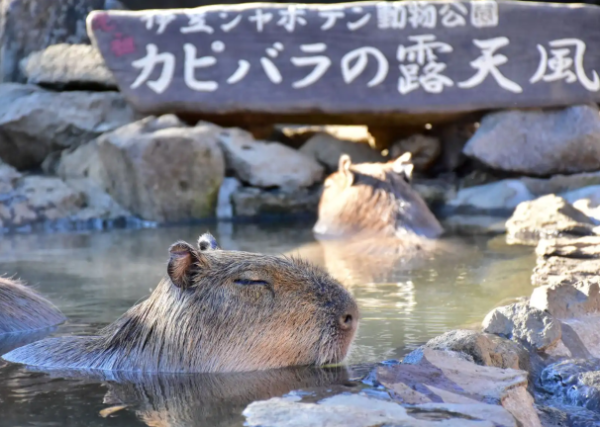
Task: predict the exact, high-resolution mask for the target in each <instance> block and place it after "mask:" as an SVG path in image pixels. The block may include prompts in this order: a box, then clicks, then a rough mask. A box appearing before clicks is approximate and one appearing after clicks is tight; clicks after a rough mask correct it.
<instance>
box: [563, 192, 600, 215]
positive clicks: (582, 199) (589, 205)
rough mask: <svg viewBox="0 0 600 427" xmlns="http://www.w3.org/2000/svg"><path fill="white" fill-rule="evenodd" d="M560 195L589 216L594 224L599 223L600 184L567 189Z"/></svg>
mask: <svg viewBox="0 0 600 427" xmlns="http://www.w3.org/2000/svg"><path fill="white" fill-rule="evenodd" d="M561 196H562V197H563V198H564V199H565V200H566V201H567V202H569V203H571V204H572V205H573V207H574V208H575V209H577V210H578V211H580V212H582V213H583V214H584V215H585V216H587V217H588V218H590V219H591V220H592V221H593V223H594V224H595V225H600V185H592V186H590V187H583V188H579V189H577V190H572V191H568V192H566V193H562V194H561Z"/></svg>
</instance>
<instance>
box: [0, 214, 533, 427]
mask: <svg viewBox="0 0 600 427" xmlns="http://www.w3.org/2000/svg"><path fill="white" fill-rule="evenodd" d="M311 225H312V224H308V223H307V224H303V223H296V224H260V225H256V224H235V225H233V224H218V225H215V226H210V227H207V226H203V227H171V228H160V229H144V230H113V231H108V232H89V233H77V234H30V235H12V236H2V237H0V274H7V275H11V276H12V275H16V276H18V277H20V278H22V279H24V280H25V281H27V282H28V283H30V284H32V285H33V286H35V287H36V288H37V289H39V290H40V291H41V292H42V293H43V294H44V295H46V296H47V297H49V298H50V299H51V300H52V301H53V302H55V303H56V304H57V305H58V306H59V307H60V308H61V310H63V312H64V313H65V315H66V316H67V317H68V318H69V322H68V323H66V324H65V325H62V326H61V327H59V328H58V329H57V330H55V331H54V332H52V334H53V335H68V334H92V333H94V332H95V331H96V330H97V329H98V328H99V327H102V326H105V325H106V324H108V323H110V322H112V321H113V320H115V319H116V318H117V317H118V316H119V315H121V314H122V313H123V312H125V311H126V310H127V309H128V308H129V307H131V305H133V304H134V303H136V302H138V301H139V300H141V299H143V298H145V297H147V296H148V295H149V293H150V292H151V290H152V288H153V287H154V286H156V285H157V284H158V282H159V280H160V279H161V278H162V277H163V276H164V274H165V269H166V262H167V259H168V247H169V246H170V245H171V244H172V243H173V242H175V241H176V240H180V239H183V240H187V241H188V242H190V243H193V242H195V241H196V239H197V238H198V236H199V235H200V234H202V233H203V232H205V231H207V230H208V229H209V230H210V231H211V232H212V233H213V234H214V235H215V236H216V238H217V241H218V242H219V245H220V246H221V247H222V248H223V249H232V250H245V251H253V252H263V253H269V254H282V253H285V254H294V255H300V256H303V257H305V258H309V259H310V260H312V261H313V262H315V263H317V264H320V265H322V266H324V267H325V268H327V269H328V270H329V272H330V273H331V274H332V275H334V276H335V277H336V278H337V279H338V280H340V281H341V282H342V283H343V284H344V285H345V286H347V287H348V289H349V290H350V292H351V293H352V294H353V295H354V296H355V298H356V299H357V301H358V304H359V308H360V310H361V315H362V319H361V326H360V328H359V331H358V336H357V338H356V342H355V345H354V347H353V350H352V353H351V355H350V356H349V358H348V360H347V361H346V365H345V367H341V368H331V369H328V370H323V369H309V368H302V369H291V370H281V371H274V372H268V373H253V374H235V375H218V376H215V375H194V376H172V377H144V378H137V377H135V378H132V377H127V376H115V377H110V378H106V377H98V376H96V377H86V378H83V377H81V376H73V375H69V374H67V373H54V374H52V375H49V374H47V373H39V372H30V371H27V370H25V369H23V368H21V367H19V366H14V365H7V364H5V363H3V362H0V414H2V417H1V419H0V426H11V427H12V426H19V427H20V426H80V425H85V426H144V425H149V426H152V427H155V426H160V427H163V426H204V425H205V426H216V425H223V426H241V425H242V424H243V417H242V416H241V411H242V410H243V408H244V407H245V406H246V405H247V404H248V403H249V402H251V401H252V400H256V399H266V398H269V397H271V396H280V395H283V394H285V393H288V392H290V391H292V390H303V393H305V394H306V395H307V396H309V399H310V398H314V399H316V398H318V397H321V396H324V395H328V394H332V393H337V392H339V391H344V390H353V389H357V388H360V387H362V385H361V383H360V382H358V381H356V380H357V379H360V377H361V375H363V374H364V373H365V372H366V369H367V368H368V366H369V364H371V363H376V362H379V361H382V360H387V359H397V358H401V357H402V356H403V355H404V354H406V353H407V352H409V351H411V350H412V349H414V348H415V347H416V346H418V345H420V344H422V343H423V342H425V341H427V340H428V339H430V338H432V337H434V336H436V335H439V334H441V333H444V332H446V331H449V330H451V329H455V328H459V327H476V326H477V324H479V323H480V322H481V320H482V319H483V317H484V316H485V314H486V313H487V312H488V311H489V310H490V309H491V308H493V307H495V306H497V305H499V304H501V303H506V302H507V301H510V300H511V299H514V298H516V297H520V296H525V295H529V294H530V292H531V285H530V276H531V270H532V268H533V266H534V262H535V260H534V255H533V251H532V250H531V248H522V247H515V246H507V245H506V244H504V242H503V238H502V237H500V238H495V239H488V238H469V239H455V240H452V241H449V242H447V244H448V245H449V246H448V248H450V249H449V250H447V251H445V252H442V254H439V255H436V256H432V257H430V258H429V259H426V260H425V261H422V262H420V263H412V262H409V261H407V259H406V257H395V258H394V257H391V258H390V257H386V256H379V255H373V254H368V253H365V254H364V256H363V254H361V253H360V252H359V253H356V251H354V253H352V251H351V250H344V249H343V248H342V249H340V248H339V247H337V248H334V249H332V248H331V247H330V246H328V245H327V244H326V245H323V244H320V243H318V242H315V241H314V239H313V236H312V233H311V230H310V229H311ZM36 338H38V337H35V336H34V337H32V339H36ZM18 344H19V343H15V344H12V345H18ZM1 347H2V345H1V343H0V348H1ZM4 347H5V348H6V344H5V346H4ZM107 408H113V409H119V408H122V409H120V410H117V411H115V412H112V413H111V412H110V411H108V412H107V411H105V410H106V409H107ZM103 410H104V411H105V412H101V411H103Z"/></svg>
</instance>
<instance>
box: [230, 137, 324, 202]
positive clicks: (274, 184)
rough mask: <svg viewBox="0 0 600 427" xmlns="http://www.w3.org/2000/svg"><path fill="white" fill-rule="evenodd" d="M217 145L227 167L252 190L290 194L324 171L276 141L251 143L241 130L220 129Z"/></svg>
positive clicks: (311, 181)
mask: <svg viewBox="0 0 600 427" xmlns="http://www.w3.org/2000/svg"><path fill="white" fill-rule="evenodd" d="M219 142H220V144H221V147H222V148H223V152H224V153H225V157H226V159H227V168H228V169H229V170H231V171H233V173H234V174H235V176H236V178H238V179H239V180H240V181H242V182H244V183H248V184H250V185H252V186H254V187H261V188H280V189H282V190H285V191H294V190H298V189H299V188H306V187H310V186H312V185H313V184H315V183H317V182H319V181H321V180H322V178H323V174H324V169H323V167H322V166H321V165H320V164H319V163H317V161H316V160H314V159H311V158H310V157H308V156H305V155H304V154H301V153H299V152H298V151H296V150H294V149H292V148H290V147H287V146H285V145H283V144H279V143H277V142H263V141H255V140H254V139H253V138H252V135H251V134H250V133H248V132H246V131H243V130H241V129H235V128H234V129H226V130H224V131H223V132H222V133H221V135H220V137H219Z"/></svg>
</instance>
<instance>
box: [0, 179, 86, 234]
mask: <svg viewBox="0 0 600 427" xmlns="http://www.w3.org/2000/svg"><path fill="white" fill-rule="evenodd" d="M84 206H85V196H84V195H83V194H82V193H80V192H78V191H75V190H73V189H72V188H71V187H69V186H68V185H67V184H66V183H64V182H63V181H62V180H61V179H59V178H55V177H43V176H26V177H24V178H22V179H20V180H19V181H18V183H16V185H14V188H13V189H12V190H9V191H8V192H5V193H0V223H1V227H3V228H5V229H9V230H11V229H19V228H20V229H22V228H24V227H33V226H39V225H44V226H50V225H52V224H56V223H58V222H61V221H63V222H64V221H68V220H70V218H71V217H72V216H74V215H76V214H77V213H78V212H79V211H80V210H81V209H82V208H83V207H84Z"/></svg>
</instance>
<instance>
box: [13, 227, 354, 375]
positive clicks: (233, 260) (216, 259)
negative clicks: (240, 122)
mask: <svg viewBox="0 0 600 427" xmlns="http://www.w3.org/2000/svg"><path fill="white" fill-rule="evenodd" d="M169 251H170V259H169V262H168V266H167V278H166V279H165V280H163V281H161V282H160V284H159V285H158V286H157V288H156V289H155V290H154V291H153V292H152V294H151V295H150V297H149V298H148V299H147V300H146V301H143V302H141V303H139V304H137V305H135V306H134V307H132V308H131V309H129V311H127V312H126V313H125V314H124V315H123V316H121V317H120V318H119V319H118V320H117V321H115V322H114V323H112V324H111V325H109V326H107V327H106V328H104V329H102V330H100V331H99V333H98V335H97V336H87V337H61V338H49V339H45V340H42V341H38V342H36V343H33V344H30V345H27V346H25V347H21V348H19V349H17V350H14V351H12V352H11V353H8V354H7V355H5V356H4V359H5V360H7V361H9V362H15V363H22V364H25V365H30V366H34V367H38V368H47V369H99V370H105V371H142V372H234V371H254V370H264V369H271V368H280V367H285V366H300V365H325V364H330V363H337V362H340V361H342V360H343V359H344V357H345V356H346V354H347V352H348V349H349V346H350V344H351V342H352V339H353V337H354V334H355V332H356V329H357V324H358V315H359V314H358V308H357V306H356V303H355V302H354V299H353V298H352V296H351V295H350V294H349V293H348V292H347V291H346V290H345V289H344V288H343V287H342V286H341V285H340V284H339V283H337V282H336V281H335V280H334V279H333V278H331V277H330V276H329V275H327V274H326V273H325V272H323V271H322V270H320V269H318V268H317V267H314V266H312V265H310V264H308V263H306V262H304V261H301V260H299V259H293V258H283V257H275V256H267V255H261V254H255V253H248V252H237V251H226V250H221V249H220V248H218V247H217V243H216V241H215V239H214V238H213V237H212V236H211V235H210V234H205V235H203V236H201V237H200V239H199V241H198V247H193V246H191V245H189V244H188V243H185V242H177V243H175V244H173V245H172V246H171V248H170V249H169Z"/></svg>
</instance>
